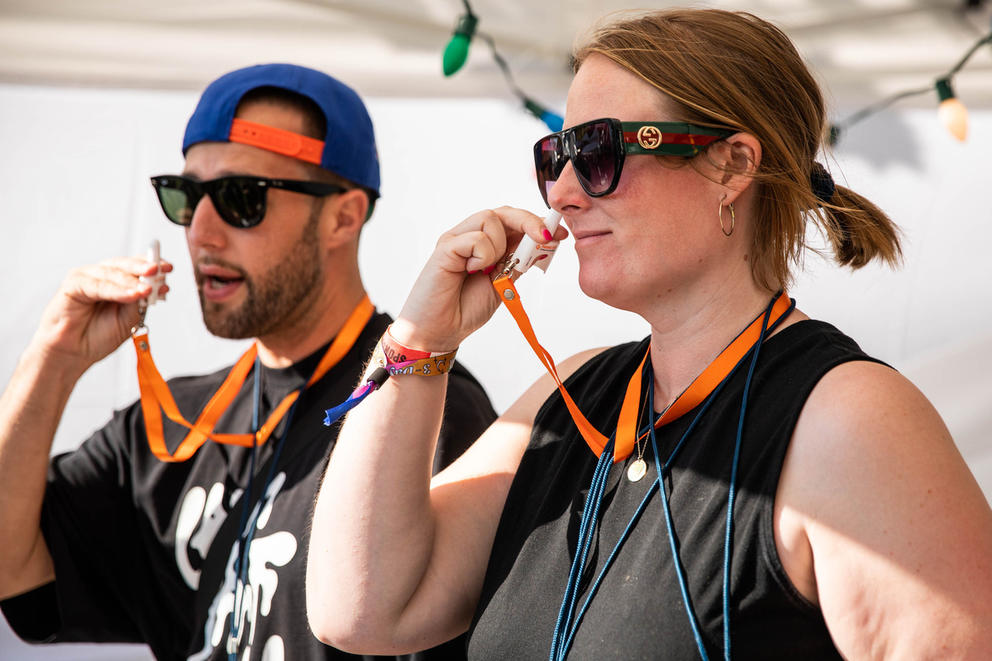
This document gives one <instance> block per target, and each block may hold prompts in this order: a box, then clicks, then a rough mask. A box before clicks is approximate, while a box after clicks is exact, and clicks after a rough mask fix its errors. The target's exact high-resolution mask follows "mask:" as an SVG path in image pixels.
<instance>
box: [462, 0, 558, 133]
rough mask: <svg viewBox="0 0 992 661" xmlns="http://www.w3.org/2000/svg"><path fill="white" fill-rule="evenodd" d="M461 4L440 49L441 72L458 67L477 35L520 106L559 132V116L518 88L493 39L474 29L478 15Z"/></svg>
mask: <svg viewBox="0 0 992 661" xmlns="http://www.w3.org/2000/svg"><path fill="white" fill-rule="evenodd" d="M462 4H463V5H464V6H465V13H464V14H463V15H462V16H461V17H460V18H459V19H458V24H457V26H456V27H455V31H454V34H453V35H452V38H451V41H449V42H448V46H447V47H446V48H445V50H444V61H443V64H444V75H446V76H450V75H452V74H454V73H455V72H456V71H458V70H459V69H460V68H461V67H462V65H463V64H464V63H465V59H466V58H467V57H468V46H469V43H470V42H471V40H472V37H473V35H478V36H479V38H481V39H483V40H484V41H485V42H486V43H487V44H489V50H490V52H491V53H492V57H493V60H494V61H495V62H496V65H497V66H498V67H499V69H500V71H501V72H502V74H503V78H504V79H505V80H506V84H507V86H509V88H510V91H511V92H513V94H514V96H516V97H517V98H518V99H520V101H521V103H523V106H524V109H525V110H526V111H527V112H529V113H530V114H531V115H533V116H534V117H537V118H538V119H540V120H541V121H542V122H544V123H545V124H546V125H547V126H548V128H550V129H551V130H552V131H556V132H557V131H560V130H561V128H562V125H563V124H564V120H563V118H562V117H561V116H560V115H559V114H557V113H555V112H553V111H551V110H549V109H548V108H546V107H545V106H543V105H541V104H540V103H538V102H537V101H535V100H534V99H533V98H531V97H530V96H529V95H528V94H527V93H526V92H524V91H523V90H522V89H521V88H520V86H519V85H518V84H517V82H516V80H515V79H514V78H513V72H512V71H511V70H510V65H509V64H508V63H507V61H506V59H505V58H504V57H503V56H502V55H501V54H500V52H499V50H498V49H497V48H496V40H495V39H493V37H492V36H491V35H489V34H487V33H485V32H478V31H476V29H475V28H476V25H478V22H479V17H478V15H477V14H476V13H475V12H474V11H472V6H471V5H470V4H469V2H468V0H462Z"/></svg>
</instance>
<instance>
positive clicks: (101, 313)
mask: <svg viewBox="0 0 992 661" xmlns="http://www.w3.org/2000/svg"><path fill="white" fill-rule="evenodd" d="M158 269H159V272H161V273H168V272H170V271H172V264H169V263H168V262H160V263H159V264H158ZM155 273H156V265H155V264H152V263H150V262H148V261H145V260H144V259H141V258H138V257H119V258H115V259H110V260H107V261H104V262H100V263H99V264H95V265H92V266H84V267H82V268H78V269H75V270H73V271H72V272H70V273H69V275H68V276H66V279H65V280H64V281H63V283H62V286H61V287H59V290H58V292H57V293H56V295H55V297H54V298H53V299H52V300H51V302H49V304H48V306H47V307H46V308H45V312H44V313H43V315H42V318H41V324H40V325H39V327H38V331H37V332H36V334H35V337H34V340H33V342H32V344H33V345H34V346H33V348H34V349H35V350H37V351H40V352H42V353H43V354H47V355H48V356H49V357H53V358H54V357H57V358H58V359H59V360H60V361H66V366H67V367H70V368H72V369H74V370H75V371H78V373H80V374H82V372H84V371H86V369H87V368H89V367H90V366H91V365H93V364H94V363H96V362H98V361H100V360H102V359H103V358H104V357H106V356H107V355H109V354H110V353H111V352H112V351H114V349H116V348H117V347H118V346H119V345H120V344H121V342H123V341H124V340H125V339H127V337H128V335H129V334H130V332H131V329H132V328H133V327H134V326H136V325H137V324H138V323H139V322H140V321H141V310H140V301H143V300H144V299H145V298H146V297H148V296H149V295H150V294H151V293H152V285H151V284H149V283H146V282H142V281H141V280H140V278H141V277H142V276H152V275H154V274H155ZM168 290H169V287H168V285H162V287H161V288H160V289H159V292H158V293H159V295H160V296H161V295H163V294H165V293H166V292H167V291H168Z"/></svg>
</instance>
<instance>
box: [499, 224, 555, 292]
mask: <svg viewBox="0 0 992 661" xmlns="http://www.w3.org/2000/svg"><path fill="white" fill-rule="evenodd" d="M560 222H561V214H560V213H558V212H557V211H555V210H554V209H552V210H551V211H549V212H548V215H547V216H545V217H544V226H545V227H546V228H547V229H548V232H550V233H551V236H554V234H555V230H557V229H558V224H559V223H560ZM557 249H558V242H557V241H549V242H548V243H545V244H542V243H538V242H537V241H535V240H534V239H532V238H530V237H529V236H528V235H526V234H524V238H522V239H520V244H519V245H517V249H516V250H514V251H513V254H512V255H510V256H509V257H508V258H507V260H506V266H505V267H504V269H503V273H505V274H506V275H508V276H510V278H512V279H513V280H516V279H517V278H519V277H520V276H521V275H523V274H524V273H526V272H527V270H528V269H529V268H530V267H532V266H534V265H535V264H536V265H537V268H539V269H541V270H542V271H547V270H548V265H549V264H550V263H551V258H552V257H554V254H555V250H557ZM542 257H546V258H547V259H542Z"/></svg>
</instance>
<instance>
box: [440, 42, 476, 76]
mask: <svg viewBox="0 0 992 661" xmlns="http://www.w3.org/2000/svg"><path fill="white" fill-rule="evenodd" d="M469 41H470V39H469V37H468V35H466V34H462V33H460V32H456V33H455V35H454V36H453V37H451V41H449V42H448V45H447V46H445V48H444V57H443V58H442V61H441V66H442V68H443V70H444V75H445V76H450V75H451V74H453V73H455V72H456V71H458V70H459V69H461V68H462V65H464V64H465V60H467V59H468V45H469Z"/></svg>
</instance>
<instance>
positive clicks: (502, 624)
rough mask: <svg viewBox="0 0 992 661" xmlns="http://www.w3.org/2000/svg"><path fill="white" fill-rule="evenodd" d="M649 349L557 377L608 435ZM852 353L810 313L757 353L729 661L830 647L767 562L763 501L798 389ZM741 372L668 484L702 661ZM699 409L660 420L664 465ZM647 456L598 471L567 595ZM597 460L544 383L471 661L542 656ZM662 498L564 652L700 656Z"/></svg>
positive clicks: (717, 616)
mask: <svg viewBox="0 0 992 661" xmlns="http://www.w3.org/2000/svg"><path fill="white" fill-rule="evenodd" d="M647 347H648V340H647V339H645V340H643V341H641V342H639V343H630V344H624V345H620V346H617V347H614V348H612V349H610V350H607V351H605V352H603V353H602V354H600V355H599V356H597V357H595V358H593V359H592V360H590V361H589V362H588V363H586V364H585V365H583V366H582V367H581V368H580V369H579V370H578V371H577V372H576V373H575V374H574V375H573V376H572V377H571V378H570V379H569V380H568V382H567V387H568V391H569V393H571V395H572V396H573V397H574V399H575V400H576V401H577V402H578V403H579V406H580V408H581V409H582V411H583V412H584V413H585V415H586V417H588V418H589V420H590V422H592V423H593V425H595V426H596V427H597V428H598V429H599V430H600V431H602V432H603V433H605V434H606V435H608V436H609V435H610V434H611V433H612V432H613V430H614V429H615V428H616V421H617V417H618V415H619V410H620V404H621V399H622V398H623V393H624V391H625V389H626V386H627V382H628V380H629V378H630V376H631V374H632V373H633V371H634V370H635V369H636V367H637V365H638V363H639V361H640V359H641V358H642V357H643V355H644V352H645V351H646V350H647ZM853 360H873V359H871V358H869V357H868V356H866V355H865V354H864V353H863V352H862V351H861V349H860V348H859V347H858V345H857V344H856V343H855V342H854V341H853V340H851V339H850V338H848V337H846V336H845V335H843V334H842V333H840V332H839V331H838V330H837V329H836V328H834V327H833V326H830V325H829V324H826V323H823V322H818V321H802V322H798V323H796V324H793V325H792V326H789V327H787V328H785V329H783V330H782V331H781V332H780V333H778V334H777V335H774V336H772V337H771V338H769V339H768V340H767V341H766V342H765V343H764V345H763V346H762V348H761V352H760V357H759V360H758V364H757V368H756V370H755V374H754V377H753V381H752V384H751V390H750V394H749V400H748V407H747V412H746V419H745V427H744V434H743V445H742V450H741V458H740V466H739V469H738V471H739V472H738V477H737V494H736V503H735V506H734V543H733V550H732V562H731V572H730V573H731V580H730V586H731V589H730V591H731V596H730V622H731V646H732V647H731V654H732V656H733V658H734V659H804V660H807V659H839V658H840V655H839V654H838V652H837V650H836V648H835V647H834V645H833V643H832V642H831V639H830V634H829V632H828V631H827V628H826V625H825V623H824V620H823V616H822V614H821V613H820V610H819V609H818V608H817V607H816V606H814V605H813V604H811V603H810V602H808V601H807V600H806V599H804V598H803V597H802V596H801V595H800V594H799V593H798V592H797V590H796V589H795V587H794V586H793V585H792V583H791V582H790V580H789V578H788V577H787V575H786V573H785V571H784V569H783V568H782V565H781V563H780V562H779V558H778V553H777V550H776V547H775V536H774V526H773V506H774V498H775V492H776V488H777V485H778V480H779V474H780V472H781V470H782V463H783V460H784V458H785V453H786V450H787V449H788V446H789V441H790V439H791V437H792V431H793V428H794V427H795V424H796V420H797V418H798V417H799V413H800V411H801V409H802V407H803V404H804V403H805V401H806V398H807V397H808V396H809V393H810V391H811V390H812V389H813V387H814V386H815V385H816V383H817V382H818V381H819V380H820V378H821V377H822V376H823V375H824V374H826V372H827V371H829V370H830V369H831V368H833V367H835V366H837V365H839V364H841V363H844V362H848V361H853ZM746 376H747V370H746V366H744V365H742V366H741V368H739V369H737V371H736V372H735V373H734V374H733V375H732V376H731V377H730V380H729V381H728V382H727V384H726V386H725V387H724V388H723V390H722V391H721V392H720V393H719V394H718V395H717V397H716V398H715V400H714V402H713V403H712V404H711V406H710V408H709V409H708V410H707V411H706V412H705V413H704V414H703V416H702V417H701V418H700V421H699V422H698V423H697V426H696V428H695V429H694V430H693V431H692V432H691V433H690V435H689V436H688V439H687V441H686V443H685V445H684V446H683V448H682V449H681V450H680V452H679V454H678V455H677V458H676V459H675V461H674V462H673V466H672V470H671V473H670V475H669V476H667V477H666V479H665V488H666V491H667V492H668V493H669V502H670V504H671V511H672V517H673V524H674V529H675V535H676V538H677V540H678V544H679V548H680V550H679V556H680V559H681V562H682V565H683V567H684V569H685V576H686V579H687V583H688V591H689V595H690V600H691V603H692V607H693V609H694V611H695V613H696V617H697V620H698V622H699V626H700V629H701V633H702V638H703V641H704V644H705V646H706V649H707V654H708V655H709V656H710V657H711V658H722V657H723V605H722V603H723V602H722V599H723V549H724V532H725V524H726V508H727V493H728V484H729V476H730V471H731V463H732V458H733V449H734V443H735V440H736V432H737V425H738V418H739V415H740V408H741V397H742V394H743V386H744V383H745V380H746ZM646 381H647V380H646ZM645 387H646V386H645ZM696 413H697V411H690V412H689V413H687V414H685V415H683V416H682V417H680V418H679V419H677V420H675V421H673V422H671V423H669V424H668V425H665V426H664V427H662V428H661V429H659V430H658V435H657V440H658V447H659V452H660V453H661V455H662V461H664V459H665V458H667V457H668V454H669V452H670V451H671V449H672V448H673V447H674V446H675V444H676V443H677V442H678V439H679V438H681V436H682V435H683V432H684V431H685V430H686V429H687V428H688V426H689V424H690V422H691V421H692V419H693V418H694V417H696ZM635 454H636V451H635ZM644 458H645V459H646V460H647V464H648V473H647V475H646V476H645V477H644V478H643V479H641V480H640V481H638V482H630V481H628V480H627V477H626V467H627V464H629V463H630V462H631V461H633V460H634V457H633V456H632V457H631V458H629V459H627V460H626V461H624V462H621V463H619V464H617V465H615V466H613V467H612V469H611V470H610V473H609V476H608V479H607V485H606V491H605V493H604V495H603V500H602V506H601V511H600V519H599V520H600V523H599V529H598V531H597V534H596V536H595V538H594V540H593V543H592V547H591V549H590V552H589V560H588V562H587V571H586V572H585V573H584V575H583V577H582V580H581V582H580V587H579V595H578V599H577V603H578V604H579V605H581V604H582V603H583V602H584V601H585V597H586V593H587V591H588V589H589V587H590V585H591V583H592V582H593V581H594V580H595V579H596V577H597V576H598V575H599V571H600V568H601V567H602V565H603V563H604V561H605V560H606V558H607V557H608V556H609V555H610V553H611V551H613V549H614V546H615V545H616V543H617V540H618V539H619V538H620V536H621V534H622V532H623V530H624V528H625V527H626V526H627V524H628V522H629V521H630V519H631V517H632V515H633V513H634V512H635V510H636V508H637V507H638V505H639V504H640V503H641V500H642V499H643V498H644V495H645V494H646V493H647V491H648V489H649V488H650V487H651V484H652V482H653V480H654V478H655V476H656V475H657V473H656V471H655V467H654V460H653V453H652V451H651V446H650V443H647V448H646V450H645V454H644ZM595 465H596V457H595V455H593V453H592V452H591V451H590V450H589V448H588V447H587V446H586V444H585V442H584V441H583V440H582V437H581V436H580V435H579V434H578V431H577V430H576V428H575V425H574V423H573V422H572V419H571V418H570V417H569V415H568V412H567V410H566V408H565V406H564V404H563V402H562V399H561V396H560V395H559V394H558V393H557V392H556V393H555V394H554V395H553V396H551V397H550V398H549V399H548V400H547V401H546V402H545V403H544V405H543V406H542V408H541V410H540V411H539V412H538V415H537V417H536V420H535V426H534V432H533V435H532V437H531V441H530V445H529V447H528V449H527V451H526V453H525V454H524V457H523V459H522V461H521V464H520V468H519V470H518V471H517V474H516V477H515V479H514V481H513V485H512V486H511V488H510V491H509V494H508V495H507V500H506V504H505V506H504V508H503V515H502V519H501V520H500V524H499V528H498V530H497V533H496V539H495V541H494V544H493V550H492V555H491V557H490V560H489V567H488V570H487V572H486V578H485V582H484V585H483V589H482V595H481V599H480V601H479V606H478V609H477V611H476V615H475V619H474V621H473V623H472V627H471V629H470V631H469V643H468V651H469V658H470V659H542V658H547V657H548V652H549V649H550V644H551V638H552V633H553V631H554V627H555V621H556V619H557V617H558V610H559V606H560V604H561V598H562V594H563V592H564V590H565V585H566V582H567V580H568V573H569V568H570V566H571V563H572V558H573V554H574V553H575V547H576V540H577V536H578V528H579V522H580V521H581V517H582V508H583V506H584V502H585V496H586V492H587V490H588V488H589V484H590V480H591V477H592V473H593V470H594V468H595ZM660 498H661V497H660V496H659V495H657V492H656V494H655V496H654V497H653V498H652V499H651V502H650V504H649V505H648V506H647V509H646V510H645V511H644V513H643V515H642V516H641V518H640V520H639V521H638V522H637V524H636V526H635V527H634V528H633V531H632V532H631V533H630V536H629V537H628V539H627V541H626V542H625V543H624V545H623V547H622V549H621V550H620V552H619V553H618V555H617V557H616V559H615V560H614V562H613V564H612V566H611V567H610V568H609V571H608V572H607V573H606V575H605V577H604V578H603V581H602V583H601V584H600V586H599V588H598V590H597V592H596V594H595V596H594V598H593V599H592V601H591V602H590V605H589V608H588V610H587V611H586V613H585V615H584V617H583V619H582V621H581V623H580V625H579V627H578V630H577V632H576V634H575V638H574V642H573V644H572V646H571V649H570V652H569V655H568V658H569V659H570V660H573V661H577V660H581V659H597V660H599V659H624V660H625V661H627V660H632V659H694V658H699V652H698V650H697V647H696V643H695V640H694V637H693V634H692V629H691V627H690V624H689V619H688V616H687V614H686V611H685V606H684V605H683V600H682V596H681V593H680V589H679V585H678V581H677V578H676V573H675V571H674V569H673V564H672V552H671V550H670V546H669V538H668V533H667V527H666V524H665V520H664V513H663V506H662V502H661V500H660ZM577 607H578V606H577Z"/></svg>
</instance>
